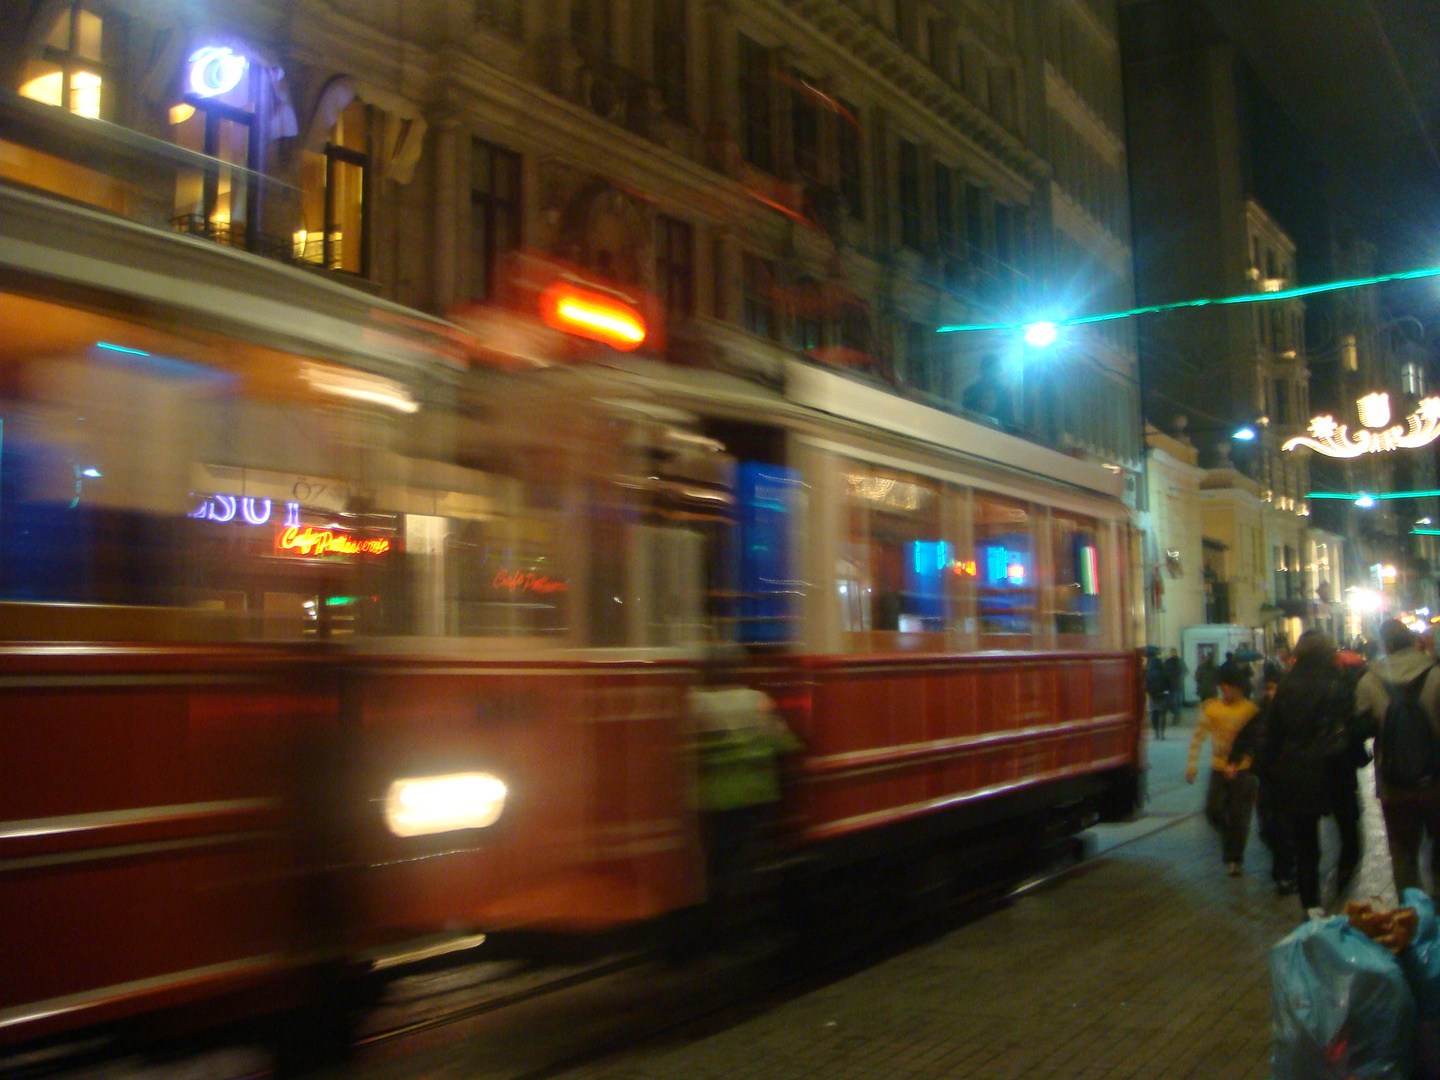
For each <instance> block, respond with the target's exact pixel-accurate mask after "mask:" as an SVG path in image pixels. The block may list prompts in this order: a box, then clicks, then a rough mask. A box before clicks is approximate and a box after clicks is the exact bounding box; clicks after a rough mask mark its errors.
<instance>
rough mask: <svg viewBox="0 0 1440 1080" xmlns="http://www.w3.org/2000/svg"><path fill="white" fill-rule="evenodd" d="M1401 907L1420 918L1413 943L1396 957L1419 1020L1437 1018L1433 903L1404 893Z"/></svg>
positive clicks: (1439, 995) (1438, 964)
mask: <svg viewBox="0 0 1440 1080" xmlns="http://www.w3.org/2000/svg"><path fill="white" fill-rule="evenodd" d="M1401 904H1402V906H1403V907H1408V908H1414V909H1415V914H1416V915H1418V916H1419V917H1420V921H1419V924H1418V925H1417V926H1416V927H1415V937H1414V940H1412V941H1411V942H1410V947H1409V948H1408V949H1406V950H1405V951H1404V952H1402V953H1401V954H1400V966H1401V967H1402V968H1404V969H1405V976H1406V978H1408V979H1409V980H1410V989H1411V990H1413V991H1414V992H1415V1007H1416V1009H1418V1010H1419V1015H1420V1019H1422V1020H1434V1019H1436V1018H1437V1017H1440V920H1437V919H1436V917H1435V901H1433V900H1431V899H1430V897H1429V896H1428V895H1426V893H1425V892H1424V891H1423V890H1421V889H1406V890H1405V897H1404V899H1403V900H1402V901H1401Z"/></svg>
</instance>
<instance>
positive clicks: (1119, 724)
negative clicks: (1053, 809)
mask: <svg viewBox="0 0 1440 1080" xmlns="http://www.w3.org/2000/svg"><path fill="white" fill-rule="evenodd" d="M802 666H803V667H804V668H805V669H806V672H807V675H808V682H809V688H810V689H809V699H808V701H806V702H805V703H803V706H802V707H800V708H792V709H791V710H789V711H790V715H791V720H792V723H794V724H796V725H797V727H799V728H800V729H801V730H800V735H801V737H802V739H803V741H804V743H805V753H804V755H803V757H802V759H801V760H800V761H799V762H798V764H797V768H796V778H795V787H796V793H795V804H796V809H797V818H798V823H799V825H798V827H799V837H800V839H801V840H802V842H805V843H810V844H819V843H826V842H830V841H840V840H844V839H847V838H853V837H855V836H857V835H859V834H861V833H864V832H866V831H868V830H875V829H883V828H886V827H888V826H904V825H907V824H908V825H918V824H919V823H920V822H921V819H924V818H926V817H928V816H931V815H937V814H942V813H949V814H951V815H952V817H953V818H954V819H955V820H956V822H957V825H959V824H963V825H972V824H973V825H982V824H987V823H989V822H992V821H994V820H997V819H998V818H1000V817H1003V816H1005V814H1006V811H1007V808H1008V809H1009V810H1015V809H1017V808H1024V809H1026V810H1029V809H1039V808H1043V807H1045V806H1047V805H1050V804H1052V803H1056V802H1066V801H1073V800H1079V799H1081V798H1085V797H1100V796H1102V795H1104V794H1105V793H1106V791H1107V787H1108V785H1109V784H1110V783H1112V782H1116V780H1117V778H1118V775H1120V774H1123V773H1125V772H1126V771H1128V770H1133V768H1134V767H1135V764H1136V759H1135V745H1134V731H1135V727H1136V719H1135V713H1134V709H1133V701H1132V695H1131V693H1130V687H1131V685H1132V682H1133V667H1134V660H1133V659H1132V658H1131V657H1130V656H1129V655H1127V654H1112V653H1105V654H1043V655H1034V654H1032V655H1026V656H1018V655H1017V656H1012V657H999V658H997V657H994V656H989V657H987V656H983V655H982V656H974V655H971V656H965V655H958V654H957V655H948V656H924V657H911V656H853V657H811V658H806V659H804V660H803V661H802ZM1112 774H1115V775H1112Z"/></svg>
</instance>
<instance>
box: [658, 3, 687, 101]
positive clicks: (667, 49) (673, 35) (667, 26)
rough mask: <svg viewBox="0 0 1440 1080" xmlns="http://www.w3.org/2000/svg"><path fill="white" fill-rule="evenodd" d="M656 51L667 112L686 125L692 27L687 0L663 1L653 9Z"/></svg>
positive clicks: (661, 88) (659, 86)
mask: <svg viewBox="0 0 1440 1080" xmlns="http://www.w3.org/2000/svg"><path fill="white" fill-rule="evenodd" d="M653 11H654V18H653V23H652V27H651V28H652V30H653V34H654V37H653V41H652V48H653V50H654V57H655V88H656V89H657V90H658V91H659V92H660V99H661V100H662V101H663V102H664V103H665V112H666V114H667V115H668V116H669V117H670V118H671V119H672V120H677V121H680V122H681V123H683V122H684V121H685V119H686V105H687V86H686V80H687V78H688V74H689V66H688V65H689V59H690V58H689V48H690V38H689V31H690V27H689V24H688V22H687V19H686V15H687V13H688V5H687V4H686V3H684V0H661V2H659V3H657V4H655V7H654V9H653Z"/></svg>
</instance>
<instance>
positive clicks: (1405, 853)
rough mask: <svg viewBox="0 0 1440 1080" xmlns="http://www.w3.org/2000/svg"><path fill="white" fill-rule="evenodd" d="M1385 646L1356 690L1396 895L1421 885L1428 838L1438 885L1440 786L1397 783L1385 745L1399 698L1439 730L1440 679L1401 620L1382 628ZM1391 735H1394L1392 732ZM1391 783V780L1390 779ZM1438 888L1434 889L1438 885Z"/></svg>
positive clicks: (1393, 763) (1395, 764) (1395, 766)
mask: <svg viewBox="0 0 1440 1080" xmlns="http://www.w3.org/2000/svg"><path fill="white" fill-rule="evenodd" d="M1380 643H1381V644H1382V645H1383V646H1384V647H1385V655H1384V656H1383V657H1381V658H1380V659H1377V660H1376V661H1375V662H1374V663H1372V664H1371V665H1370V670H1369V671H1367V672H1366V673H1365V674H1364V675H1363V676H1361V678H1360V681H1359V683H1358V685H1357V686H1356V689H1355V711H1356V712H1357V713H1358V714H1359V715H1360V717H1361V718H1362V719H1364V720H1365V721H1367V722H1368V724H1369V725H1371V726H1370V730H1372V731H1373V732H1374V733H1375V736H1376V738H1375V747H1376V751H1375V759H1376V760H1375V794H1376V795H1377V796H1379V799H1380V810H1381V812H1382V813H1383V815H1384V817H1385V838H1386V841H1387V843H1388V844H1389V847H1390V866H1391V870H1392V872H1393V873H1394V875H1395V891H1396V893H1397V894H1401V893H1403V892H1404V891H1405V890H1406V889H1410V888H1418V887H1419V885H1420V844H1421V841H1422V840H1423V839H1424V837H1425V835H1426V834H1429V836H1430V841H1431V854H1430V867H1431V881H1432V882H1434V880H1435V877H1434V871H1435V868H1436V851H1437V849H1440V783H1436V782H1433V781H1432V782H1429V783H1420V784H1417V785H1415V786H1400V785H1398V784H1396V783H1394V782H1393V780H1394V774H1395V773H1396V772H1398V771H1401V770H1400V769H1399V766H1401V765H1403V764H1405V763H1404V762H1399V761H1390V762H1389V763H1388V764H1387V760H1386V753H1385V750H1384V749H1383V746H1382V744H1383V743H1384V742H1385V735H1386V733H1385V731H1384V728H1385V727H1386V725H1387V724H1389V723H1393V722H1396V721H1397V720H1399V719H1401V717H1400V716H1399V714H1398V713H1397V712H1395V711H1392V704H1399V705H1400V707H1401V708H1403V707H1404V703H1403V702H1401V703H1396V702H1395V699H1396V697H1397V696H1398V695H1401V694H1404V695H1407V696H1409V698H1410V700H1411V701H1413V702H1414V703H1415V704H1416V706H1417V707H1418V710H1419V712H1420V714H1421V715H1422V716H1423V718H1424V719H1425V721H1427V722H1428V723H1429V725H1430V728H1431V731H1432V732H1433V731H1435V730H1436V729H1437V720H1440V678H1437V677H1436V674H1435V668H1436V664H1435V659H1434V657H1432V656H1428V655H1426V654H1425V653H1423V652H1421V651H1420V650H1419V649H1417V648H1416V647H1415V635H1414V634H1413V633H1411V631H1410V629H1409V628H1408V627H1407V626H1406V625H1405V624H1404V623H1402V622H1401V621H1400V620H1399V619H1387V620H1386V621H1385V622H1384V623H1382V624H1381V625H1380ZM1390 734H1392V735H1393V734H1394V732H1391V733H1390ZM1387 777H1388V779H1387ZM1432 887H1433V885H1432Z"/></svg>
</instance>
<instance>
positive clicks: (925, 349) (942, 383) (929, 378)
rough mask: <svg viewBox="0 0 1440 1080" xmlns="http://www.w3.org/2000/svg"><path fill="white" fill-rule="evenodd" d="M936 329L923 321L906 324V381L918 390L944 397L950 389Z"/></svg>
mask: <svg viewBox="0 0 1440 1080" xmlns="http://www.w3.org/2000/svg"><path fill="white" fill-rule="evenodd" d="M935 339H936V335H935V331H934V330H933V329H931V328H930V327H929V326H926V325H925V324H924V323H921V322H907V323H906V324H905V381H906V382H908V383H909V384H910V385H911V386H912V387H914V388H915V389H916V390H920V391H922V392H924V393H926V394H934V395H936V396H937V397H944V396H945V395H946V393H947V391H948V390H949V387H948V386H947V385H946V383H947V382H948V380H947V379H946V378H945V377H944V375H945V372H944V371H943V370H942V369H941V367H940V356H939V351H938V349H937V347H936V340H935Z"/></svg>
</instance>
